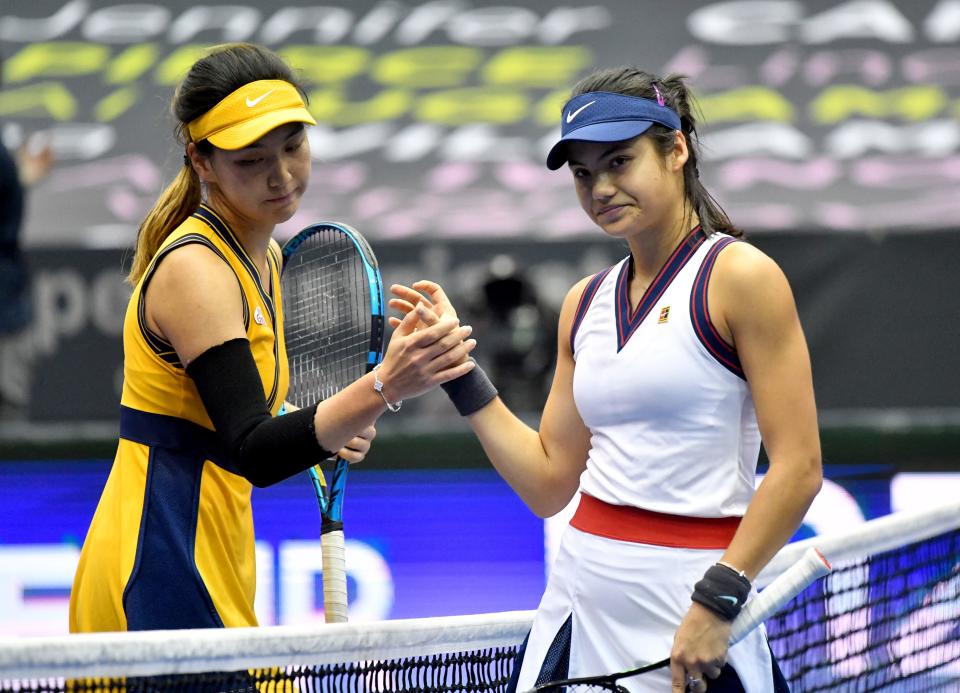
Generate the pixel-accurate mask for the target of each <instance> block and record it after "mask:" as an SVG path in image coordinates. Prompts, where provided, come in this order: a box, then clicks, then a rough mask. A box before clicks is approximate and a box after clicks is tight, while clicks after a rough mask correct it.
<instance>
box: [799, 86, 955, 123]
mask: <svg viewBox="0 0 960 693" xmlns="http://www.w3.org/2000/svg"><path fill="white" fill-rule="evenodd" d="M947 107H948V99H947V95H946V93H945V92H944V90H943V89H941V88H940V87H935V86H928V85H917V86H912V87H903V88H902V89H891V90H889V91H874V90H872V89H867V88H866V87H859V86H855V85H840V86H834V87H828V88H827V89H824V90H823V91H822V92H821V93H820V94H819V95H818V96H817V97H816V98H815V99H814V100H813V101H812V102H811V104H810V116H811V118H813V120H814V122H817V123H836V122H839V121H841V120H846V119H847V118H853V117H867V118H902V119H904V120H912V121H918V120H927V119H929V118H934V117H936V116H937V115H939V114H941V113H943V112H944V111H945V110H946V109H947Z"/></svg>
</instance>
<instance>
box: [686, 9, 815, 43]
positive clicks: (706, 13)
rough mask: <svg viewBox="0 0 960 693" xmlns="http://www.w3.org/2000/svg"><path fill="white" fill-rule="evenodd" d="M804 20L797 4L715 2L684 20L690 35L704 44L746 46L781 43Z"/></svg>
mask: <svg viewBox="0 0 960 693" xmlns="http://www.w3.org/2000/svg"><path fill="white" fill-rule="evenodd" d="M802 17H803V4H802V3H800V2H784V1H782V0H780V1H773V2H718V3H713V4H711V5H707V6H706V7H701V8H700V9H698V10H694V11H693V12H691V13H690V15H689V16H688V17H687V28H688V29H689V30H690V33H691V34H693V36H694V37H695V38H697V39H699V40H701V41H706V42H707V43H719V44H723V45H732V46H749V45H760V44H771V43H784V42H786V41H788V40H789V39H790V38H791V35H790V27H791V26H793V25H794V24H796V23H797V22H799V21H800V20H801V18H802Z"/></svg>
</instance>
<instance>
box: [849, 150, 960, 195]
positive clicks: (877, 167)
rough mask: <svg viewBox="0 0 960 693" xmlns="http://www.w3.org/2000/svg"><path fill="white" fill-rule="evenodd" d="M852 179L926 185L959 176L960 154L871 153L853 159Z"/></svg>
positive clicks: (877, 184) (875, 183) (884, 184)
mask: <svg viewBox="0 0 960 693" xmlns="http://www.w3.org/2000/svg"><path fill="white" fill-rule="evenodd" d="M850 177H851V179H852V180H853V181H854V182H856V183H859V184H860V185H863V186H868V187H888V188H901V189H906V188H925V187H928V186H929V185H930V184H931V183H941V184H942V183H944V182H945V181H958V180H960V156H951V157H947V158H945V159H913V158H907V157H874V158H870V159H863V160H860V161H856V162H854V163H853V166H852V168H851V172H850Z"/></svg>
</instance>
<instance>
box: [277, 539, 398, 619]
mask: <svg viewBox="0 0 960 693" xmlns="http://www.w3.org/2000/svg"><path fill="white" fill-rule="evenodd" d="M345 553H346V568H347V578H348V579H349V580H352V581H353V582H354V584H355V585H356V596H355V598H354V599H353V600H352V601H351V602H350V620H351V621H376V620H381V619H385V618H387V616H389V614H390V609H391V607H392V606H393V577H392V576H391V574H390V566H389V565H387V562H386V561H385V560H384V558H383V556H381V555H380V553H379V552H377V551H376V549H374V548H373V547H371V546H369V545H367V544H365V543H363V542H359V541H355V540H351V539H347V540H346V542H345ZM279 564H280V588H281V589H280V621H281V622H282V623H283V624H285V625H294V624H302V623H311V622H323V610H322V609H320V608H318V606H317V592H318V585H319V576H320V575H321V574H322V573H323V559H322V557H321V553H320V542H319V541H286V542H283V543H282V544H281V545H280V561H279Z"/></svg>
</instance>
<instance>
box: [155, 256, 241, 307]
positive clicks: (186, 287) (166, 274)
mask: <svg viewBox="0 0 960 693" xmlns="http://www.w3.org/2000/svg"><path fill="white" fill-rule="evenodd" d="M231 288H232V289H235V290H236V289H238V285H237V278H236V275H235V274H234V273H233V270H232V269H230V266H229V265H228V264H227V263H226V262H225V261H224V259H223V258H222V257H220V256H219V255H217V254H216V253H215V252H214V251H213V250H212V249H210V248H208V247H207V246H205V245H203V244H200V243H191V244H188V245H184V246H181V247H179V248H176V249H175V250H171V251H170V252H169V253H167V255H166V256H165V257H164V258H163V259H162V260H161V261H160V263H159V264H158V265H157V268H156V270H155V271H154V274H153V277H152V279H151V281H150V291H151V293H153V292H155V291H158V290H159V292H162V293H164V294H167V293H168V292H170V293H171V294H173V295H177V294H180V293H183V294H185V295H191V294H193V295H201V296H218V295H219V294H218V293H215V292H218V291H224V290H229V289H231ZM208 292H213V293H208Z"/></svg>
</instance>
